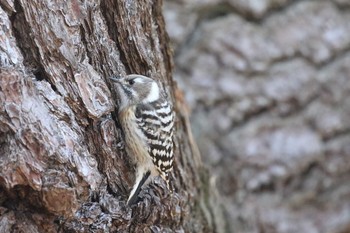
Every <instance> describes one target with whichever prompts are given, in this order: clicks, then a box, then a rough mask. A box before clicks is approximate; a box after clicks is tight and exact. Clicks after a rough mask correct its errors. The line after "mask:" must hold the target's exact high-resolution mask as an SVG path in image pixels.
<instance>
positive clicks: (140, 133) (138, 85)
mask: <svg viewBox="0 0 350 233" xmlns="http://www.w3.org/2000/svg"><path fill="white" fill-rule="evenodd" d="M110 79H111V80H112V81H113V82H115V83H116V84H117V85H116V87H117V91H118V96H119V112H118V119H119V122H120V124H121V128H122V130H123V132H124V140H125V149H126V152H127V154H128V156H130V158H131V161H132V162H133V163H134V165H135V172H136V175H135V177H136V178H135V184H134V186H133V188H132V190H131V192H130V195H129V198H128V200H127V205H129V206H130V205H132V204H134V203H135V201H136V200H137V196H138V194H139V192H140V190H141V187H142V186H144V185H147V184H148V183H150V182H151V181H152V180H153V179H154V178H155V177H157V176H159V175H160V177H161V178H163V180H164V181H165V182H166V184H167V187H168V189H169V190H170V185H169V172H170V171H171V170H172V168H173V159H174V152H173V132H174V118H175V114H174V111H173V108H172V105H171V103H170V102H169V101H168V100H167V98H166V97H165V95H164V92H163V91H162V90H161V89H160V87H159V85H158V83H157V82H156V81H155V80H153V79H152V78H149V77H146V76H143V75H137V74H131V75H127V76H126V77H121V78H114V77H112V78H110Z"/></svg>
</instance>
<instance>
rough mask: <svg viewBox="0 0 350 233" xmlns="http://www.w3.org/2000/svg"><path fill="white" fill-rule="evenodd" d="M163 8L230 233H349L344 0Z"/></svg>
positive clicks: (348, 44) (232, 1)
mask: <svg viewBox="0 0 350 233" xmlns="http://www.w3.org/2000/svg"><path fill="white" fill-rule="evenodd" d="M164 6H165V7H164V16H165V21H166V23H167V29H168V30H167V31H168V32H169V36H170V38H171V40H172V43H173V47H174V51H175V59H174V63H175V70H174V77H175V80H177V81H178V83H179V86H180V88H182V89H183V90H184V93H185V96H186V100H187V102H188V103H189V108H190V110H191V111H192V113H191V123H192V128H193V132H194V137H195V140H196V141H197V143H198V147H199V150H200V152H201V155H202V158H203V162H204V163H205V164H207V165H208V166H209V168H210V171H211V174H212V175H213V178H212V180H213V181H214V183H216V185H217V187H218V190H219V194H220V195H221V196H222V204H223V206H225V212H226V214H225V217H226V218H225V219H226V220H227V225H226V228H225V230H226V232H248V233H275V232H278V233H348V232H350V117H349V116H350V1H349V0H317V1H314V0H299V1H293V0H256V1H254V0H203V1H198V0H186V1H182V0H166V1H165V4H164Z"/></svg>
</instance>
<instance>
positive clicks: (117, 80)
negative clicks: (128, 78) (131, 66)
mask: <svg viewBox="0 0 350 233" xmlns="http://www.w3.org/2000/svg"><path fill="white" fill-rule="evenodd" d="M109 79H111V80H112V81H113V82H116V83H121V82H122V78H120V77H118V78H114V77H110V78H109Z"/></svg>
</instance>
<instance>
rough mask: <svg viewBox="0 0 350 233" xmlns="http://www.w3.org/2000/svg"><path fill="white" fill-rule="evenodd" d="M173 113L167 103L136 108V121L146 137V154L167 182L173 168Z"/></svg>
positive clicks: (154, 103) (155, 103) (157, 102)
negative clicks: (147, 153)
mask: <svg viewBox="0 0 350 233" xmlns="http://www.w3.org/2000/svg"><path fill="white" fill-rule="evenodd" d="M174 117H175V116H174V112H173V109H172V106H171V105H170V104H169V103H168V102H167V101H162V102H160V101H156V102H153V103H150V104H147V105H140V106H138V107H137V108H136V119H137V123H138V125H139V127H140V128H141V130H142V132H143V133H144V135H145V136H146V139H147V144H148V152H149V155H150V156H151V158H152V161H153V163H154V165H155V166H156V167H157V169H158V170H159V172H160V174H161V176H162V177H163V178H164V179H165V180H166V181H167V180H168V172H170V171H171V170H172V166H173V158H174V154H173V139H172V138H173V133H174V132H173V131H174V129H173V128H174Z"/></svg>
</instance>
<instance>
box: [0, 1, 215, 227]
mask: <svg viewBox="0 0 350 233" xmlns="http://www.w3.org/2000/svg"><path fill="white" fill-rule="evenodd" d="M161 4H162V2H161V1H145V0H142V1H112V0H106V1H101V2H100V1H94V0H87V1H83V2H80V1H76V0H71V1H59V0H54V1H39V0H33V1H26V0H15V1H11V0H1V1H0V25H1V31H0V156H1V158H0V232H11V231H13V232H173V231H178V232H213V231H217V229H219V225H218V224H220V223H219V222H217V221H216V219H217V218H214V217H213V216H214V215H215V216H219V215H218V214H217V213H215V214H214V211H217V210H218V209H214V208H212V206H213V205H216V204H215V199H214V198H213V196H214V194H213V193H212V191H211V190H212V189H211V188H210V184H209V182H208V181H209V178H208V175H207V173H206V171H205V169H203V167H202V165H201V161H200V157H199V153H198V152H197V149H196V146H195V143H194V142H193V139H192V136H191V132H190V127H189V122H188V116H187V114H188V113H187V109H186V105H185V104H184V102H183V101H182V94H181V92H180V91H179V90H178V89H177V87H176V84H175V83H174V82H173V80H172V78H171V73H172V60H171V52H170V48H169V45H168V37H167V34H166V32H165V27H164V21H163V16H162V12H161ZM129 73H138V74H143V75H147V76H151V77H153V78H155V79H157V80H159V81H160V82H161V83H162V84H164V88H165V89H166V90H167V93H169V95H170V97H171V98H172V100H173V102H174V104H175V106H176V111H177V122H176V136H175V145H176V152H175V168H174V171H173V172H172V177H173V179H172V180H173V184H174V187H175V192H174V193H173V194H170V193H169V192H168V191H167V190H166V188H165V186H164V184H163V183H162V182H157V180H156V181H155V183H154V184H152V185H150V186H149V187H148V188H145V189H143V191H142V192H141V193H140V197H141V198H142V201H140V202H139V203H138V204H137V205H135V206H133V207H132V208H129V207H126V206H125V201H126V198H127V195H128V193H129V191H130V189H131V187H132V184H133V180H134V170H133V167H132V165H131V164H130V163H129V158H128V155H127V154H125V152H124V147H123V145H124V142H123V139H122V132H121V130H120V126H119V125H118V122H117V119H116V115H115V112H116V110H117V109H116V107H115V101H114V99H115V98H116V93H115V90H114V89H113V87H112V84H111V82H110V81H109V80H108V77H110V76H112V75H125V74H129Z"/></svg>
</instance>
